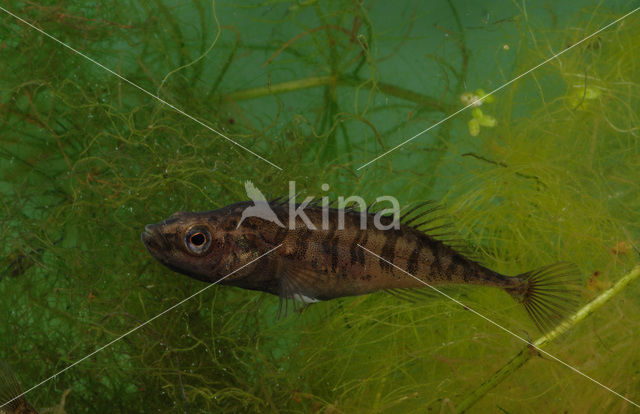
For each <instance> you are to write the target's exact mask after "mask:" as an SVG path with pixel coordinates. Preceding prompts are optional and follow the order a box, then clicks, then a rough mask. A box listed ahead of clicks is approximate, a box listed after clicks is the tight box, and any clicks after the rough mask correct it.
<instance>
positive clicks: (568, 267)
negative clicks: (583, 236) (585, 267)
mask: <svg viewBox="0 0 640 414" xmlns="http://www.w3.org/2000/svg"><path fill="white" fill-rule="evenodd" d="M579 274H580V272H579V270H578V267H577V266H576V265H575V264H573V263H569V262H559V263H555V264H552V265H550V266H545V267H541V268H540V269H536V270H532V271H530V272H526V273H522V274H521V275H518V276H517V277H518V279H520V280H521V281H522V283H521V284H519V285H518V286H516V287H513V288H508V289H507V292H508V293H509V294H511V295H512V296H513V297H514V298H515V299H516V300H517V301H519V302H520V303H522V304H523V305H524V307H525V309H526V310H527V313H528V314H529V316H530V317H531V319H533V321H534V322H535V324H536V326H537V327H538V329H540V331H542V332H546V331H548V330H550V329H551V328H553V327H554V326H556V325H557V324H559V323H560V322H562V320H563V319H564V318H565V317H566V316H567V314H568V313H569V312H571V311H572V310H573V309H575V308H576V307H577V305H578V298H579V296H580V291H579V290H578V288H577V284H576V283H575V282H576V280H577V278H578V276H579Z"/></svg>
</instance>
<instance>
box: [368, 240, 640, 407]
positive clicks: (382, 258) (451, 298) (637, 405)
mask: <svg viewBox="0 0 640 414" xmlns="http://www.w3.org/2000/svg"><path fill="white" fill-rule="evenodd" d="M358 246H359V247H361V248H363V249H364V250H366V251H367V252H369V253H371V254H372V255H374V256H376V257H377V258H378V259H380V260H384V261H385V262H386V263H388V264H390V265H391V266H393V267H395V268H396V269H398V270H399V271H401V272H402V273H406V274H407V275H409V276H411V277H412V278H414V279H415V280H417V281H418V282H420V283H422V284H424V285H425V286H427V287H430V288H431V289H433V290H435V291H436V292H438V293H439V294H441V295H442V296H444V297H446V298H447V299H450V300H452V301H453V302H455V303H457V304H458V305H460V306H462V307H464V308H465V309H466V310H469V311H471V312H473V313H475V314H476V315H478V316H479V317H481V318H482V319H484V320H485V321H487V322H489V323H491V324H493V325H495V326H497V327H498V328H500V329H502V330H503V331H505V332H507V333H509V334H511V335H513V336H514V337H516V338H518V339H519V340H521V341H522V342H524V343H525V344H527V345H529V346H531V347H533V348H535V349H537V350H538V351H539V352H541V353H543V354H545V355H546V356H548V357H550V358H551V359H553V360H555V361H557V362H559V363H561V364H562V365H564V366H565V367H567V368H569V369H570V370H572V371H574V372H576V373H578V374H580V375H582V376H583V377H585V378H586V379H588V380H590V381H591V382H594V383H596V384H598V385H599V386H601V387H602V388H604V389H605V390H607V391H609V392H611V393H613V394H615V395H617V396H618V397H620V398H622V399H623V400H625V401H626V402H628V403H629V404H633V405H635V406H636V407H638V408H640V404H637V403H635V402H633V401H631V400H630V399H628V398H627V397H625V396H624V395H622V394H620V393H619V392H617V391H615V390H613V389H611V388H609V387H607V386H606V385H604V384H603V383H601V382H599V381H597V380H595V379H593V378H591V377H590V376H588V375H587V374H585V373H584V372H582V371H580V370H579V369H578V368H574V367H573V366H571V365H569V364H567V363H566V362H564V361H563V360H561V359H560V358H558V357H556V356H553V355H551V354H550V353H548V352H547V351H545V350H544V349H541V348H538V347H537V346H535V345H534V344H532V343H531V342H529V341H527V340H526V339H524V338H523V337H521V336H520V335H518V334H516V333H514V332H513V331H511V330H509V329H507V328H505V327H504V326H502V325H500V324H499V323H497V322H494V321H493V320H491V319H489V318H487V317H486V316H484V315H483V314H481V313H480V312H477V311H476V310H474V309H472V308H470V307H469V306H467V305H465V304H464V303H462V302H460V301H459V300H457V299H456V298H453V297H451V296H449V295H447V294H446V293H444V292H443V291H441V290H439V289H437V288H435V287H433V286H431V285H430V284H429V283H427V282H425V281H424V280H422V279H419V278H417V277H416V276H414V275H412V274H411V273H409V272H407V271H406V270H404V269H402V268H401V267H398V266H396V265H395V264H393V263H391V262H390V261H388V260H387V259H385V258H384V257H382V256H379V255H377V254H376V253H374V252H372V251H371V250H369V249H367V248H366V247H364V246H362V245H361V244H358Z"/></svg>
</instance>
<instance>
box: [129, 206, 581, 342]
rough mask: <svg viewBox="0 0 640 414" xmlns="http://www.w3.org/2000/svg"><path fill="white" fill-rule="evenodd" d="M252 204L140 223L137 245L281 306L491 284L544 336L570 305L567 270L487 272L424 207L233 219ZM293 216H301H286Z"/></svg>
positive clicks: (309, 209) (318, 209) (287, 211)
mask: <svg viewBox="0 0 640 414" xmlns="http://www.w3.org/2000/svg"><path fill="white" fill-rule="evenodd" d="M252 206H253V204H252V203H251V201H246V202H239V203H234V204H231V205H228V206H225V207H222V208H220V209H217V210H213V211H207V212H182V211H179V212H176V213H174V214H173V215H172V216H170V217H169V218H167V219H166V220H164V221H161V222H159V223H156V224H149V225H147V226H146V227H145V231H144V232H143V233H142V234H141V238H142V242H143V243H144V245H145V246H146V249H147V250H148V252H149V253H150V254H151V256H152V257H154V258H155V259H156V260H158V261H159V262H160V263H162V264H163V265H165V266H166V267H168V268H169V269H171V270H173V271H175V272H178V273H181V274H184V275H187V276H189V277H191V278H194V279H197V280H200V281H203V282H208V283H219V284H220V285H228V286H235V287H239V288H243V289H248V290H255V291H262V292H267V293H270V294H273V295H276V296H279V297H280V300H281V301H280V305H281V307H282V303H283V301H284V302H285V303H288V301H289V300H293V301H294V302H295V301H298V302H303V303H315V302H320V301H327V300H331V299H335V298H339V297H345V296H357V295H364V294H369V293H373V292H377V291H387V292H389V293H391V294H395V295H396V296H400V297H406V298H410V299H412V300H416V299H415V298H416V297H418V296H419V292H424V291H425V289H427V290H429V291H431V289H429V288H428V286H433V287H435V286H441V285H466V286H470V285H477V286H492V287H496V288H500V289H502V290H503V291H505V292H506V293H508V294H509V295H510V296H511V297H512V298H513V299H515V300H516V301H517V302H519V303H521V304H522V305H523V306H524V308H525V309H526V311H527V313H528V314H529V316H530V317H531V319H532V320H533V322H534V323H535V325H536V326H537V327H538V328H539V329H540V330H541V331H543V332H544V331H545V330H548V329H551V328H552V327H554V326H556V325H557V324H558V323H560V322H561V321H562V320H563V319H564V318H565V317H566V315H567V313H568V312H569V311H570V310H571V309H573V308H574V307H575V305H576V303H577V302H578V295H579V291H578V289H577V287H576V286H577V285H576V284H575V283H574V281H575V280H576V278H577V277H578V276H579V272H578V268H577V266H576V265H575V264H573V263H569V262H558V263H555V264H551V265H548V266H545V267H541V268H539V269H535V270H531V271H527V272H524V273H520V274H517V275H512V276H509V275H504V274H502V273H499V272H496V271H493V270H491V269H489V268H488V267H485V266H483V265H482V264H480V263H479V261H477V260H474V258H473V257H472V255H470V254H468V253H465V249H464V248H463V247H461V245H460V243H457V242H456V240H455V239H454V238H453V237H451V235H450V234H449V233H448V232H447V231H443V228H444V229H446V225H444V224H439V223H440V222H441V221H442V220H440V218H441V217H442V213H441V210H442V207H441V206H439V205H438V204H437V203H435V202H432V201H427V202H422V203H419V204H417V205H416V206H415V207H413V208H411V209H409V210H408V211H406V212H405V213H403V214H402V215H398V216H397V217H396V216H394V215H382V216H380V217H377V214H378V213H375V214H374V213H373V212H372V211H358V210H355V209H353V208H327V207H326V206H325V205H323V206H320V203H319V202H313V203H310V204H308V205H306V206H304V205H300V204H295V203H294V204H293V205H289V202H288V201H282V199H277V200H273V201H270V202H269V203H268V207H269V208H270V209H271V210H272V211H273V213H275V216H277V218H278V220H277V221H276V220H267V219H265V218H262V217H247V216H246V215H245V216H243V212H244V211H245V210H246V209H247V208H250V207H252ZM292 206H295V209H293V208H292ZM301 208H304V217H303V216H302V214H298V213H296V211H298V210H299V209H301ZM240 220H242V222H241V224H239V223H240ZM376 220H378V222H377V223H376ZM281 223H287V224H288V226H283V225H282V224H281ZM393 224H396V225H393ZM272 249H275V250H273V252H270V253H269V254H266V255H264V254H265V252H268V251H270V250H272ZM467 250H468V249H467ZM261 255H264V257H260V256H261ZM416 293H418V295H416ZM430 293H432V291H431V292H430Z"/></svg>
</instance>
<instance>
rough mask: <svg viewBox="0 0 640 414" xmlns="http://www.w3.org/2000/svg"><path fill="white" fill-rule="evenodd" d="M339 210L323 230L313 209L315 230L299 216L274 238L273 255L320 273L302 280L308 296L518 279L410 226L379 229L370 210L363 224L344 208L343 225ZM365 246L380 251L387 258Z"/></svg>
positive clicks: (329, 296) (287, 263)
mask: <svg viewBox="0 0 640 414" xmlns="http://www.w3.org/2000/svg"><path fill="white" fill-rule="evenodd" d="M339 214H340V212H339V211H338V210H330V212H329V218H330V220H329V221H328V223H329V228H328V229H325V230H323V229H322V227H321V226H322V211H321V210H320V209H310V210H309V211H308V212H307V216H308V217H309V219H310V221H311V222H312V223H313V224H314V225H315V227H316V230H309V229H308V228H307V226H306V224H305V223H304V222H302V220H300V219H298V220H297V221H296V226H295V229H293V230H289V231H287V232H283V233H281V235H282V234H283V235H284V236H283V237H274V238H273V240H272V241H273V243H278V242H279V243H282V244H283V246H282V248H281V249H280V252H278V253H279V254H276V255H274V256H273V258H272V260H274V261H277V262H281V265H282V266H294V267H295V268H296V269H297V270H298V271H300V270H306V271H311V272H313V273H316V274H317V275H318V276H317V278H316V282H318V283H316V284H313V285H311V286H309V285H304V286H301V287H303V288H304V291H302V292H300V293H302V294H304V295H305V296H307V297H310V298H315V299H320V300H327V299H332V298H336V297H340V296H352V295H361V294H366V293H371V292H375V291H378V290H385V289H400V288H424V287H425V283H428V284H430V285H440V284H456V283H465V284H479V285H490V286H499V287H509V286H513V285H516V284H519V283H520V282H519V281H518V280H516V279H514V278H509V277H506V276H502V275H500V274H499V273H496V272H493V271H491V270H489V269H487V268H485V267H482V266H481V265H479V264H477V263H475V262H473V261H471V260H469V259H466V258H465V257H464V256H462V255H460V254H458V253H457V252H456V251H455V250H454V249H452V248H450V247H448V246H447V245H445V244H444V243H442V242H440V241H437V240H435V239H433V238H431V237H429V236H427V235H426V234H424V233H422V232H420V231H418V230H415V229H414V228H412V227H409V226H404V225H402V224H401V225H400V229H399V230H392V229H391V230H379V229H377V228H376V226H375V225H374V222H373V215H371V214H369V215H367V216H366V220H367V221H366V226H365V229H364V230H363V229H361V228H360V215H359V213H345V225H344V228H343V229H339V228H338V215H339ZM365 249H367V250H370V251H372V252H376V254H378V255H379V256H381V257H382V258H383V259H380V258H378V257H376V256H375V255H373V254H371V253H369V252H367V250H365ZM390 263H393V264H394V265H395V266H397V267H395V266H393V265H391V264H390ZM400 269H403V270H406V272H408V273H410V274H412V275H413V276H415V277H416V278H417V279H420V280H417V279H416V278H413V277H411V276H409V275H407V273H405V272H403V271H402V270H400Z"/></svg>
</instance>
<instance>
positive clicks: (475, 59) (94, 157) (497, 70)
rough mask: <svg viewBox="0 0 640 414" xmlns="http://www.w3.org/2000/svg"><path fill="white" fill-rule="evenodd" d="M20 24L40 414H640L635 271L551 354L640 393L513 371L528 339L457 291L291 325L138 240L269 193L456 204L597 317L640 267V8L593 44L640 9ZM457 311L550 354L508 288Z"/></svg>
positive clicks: (6, 150)
mask: <svg viewBox="0 0 640 414" xmlns="http://www.w3.org/2000/svg"><path fill="white" fill-rule="evenodd" d="M425 3H426V2H425ZM0 6H1V7H3V8H4V9H5V11H0V18H1V22H2V23H1V24H0V142H1V145H0V194H1V198H0V211H1V213H0V218H1V222H2V227H1V231H2V240H3V245H2V249H1V252H2V256H1V257H0V292H1V293H2V300H0V315H2V321H3V323H2V324H0V358H1V359H2V360H4V361H6V362H7V363H9V364H10V365H11V366H12V367H13V370H14V371H15V373H16V376H17V377H18V378H19V379H20V381H21V384H22V388H23V389H24V390H28V389H30V388H32V387H34V386H36V385H38V384H39V385H38V386H37V387H36V388H34V389H33V390H30V391H29V393H28V394H27V395H26V397H27V399H28V400H29V401H30V402H31V403H32V404H33V405H34V406H36V407H37V408H39V409H40V411H41V412H43V411H44V409H45V408H47V407H53V406H55V405H60V404H61V399H62V398H63V395H64V396H65V397H66V399H65V400H64V410H66V412H67V413H108V412H109V413H110V412H122V413H147V412H148V413H165V412H176V413H177V412H189V413H208V412H215V413H218V412H229V413H232V412H233V413H236V412H260V413H262V412H280V413H309V412H318V413H371V412H380V413H413V412H415V413H418V412H419V413H423V412H436V413H437V412H441V413H448V412H456V410H458V411H459V410H461V409H468V412H477V413H485V412H508V413H528V412H569V413H573V412H625V413H626V412H634V411H635V410H637V407H636V406H634V405H633V404H634V402H638V401H640V388H639V386H638V383H639V381H638V379H639V378H638V375H639V374H638V372H640V371H639V368H638V367H639V364H640V353H639V352H638V341H637V339H636V338H637V334H636V333H637V331H638V328H639V325H638V321H637V319H638V318H637V317H636V316H637V314H638V311H639V310H640V305H639V303H638V300H637V297H638V294H639V293H640V292H639V290H640V288H639V287H638V283H637V282H634V281H633V280H631V281H630V283H629V284H628V285H625V287H623V288H620V289H619V290H618V291H616V294H615V295H612V297H611V299H610V300H609V301H608V302H607V303H606V304H604V305H603V306H601V307H598V308H597V309H595V311H594V312H593V314H591V315H590V316H588V317H586V318H584V319H583V320H580V321H578V322H576V323H572V324H571V326H569V327H568V329H567V332H566V333H564V334H563V335H561V336H559V337H558V338H555V339H554V340H553V341H551V342H550V343H548V344H546V345H545V347H544V350H545V351H547V352H549V353H550V354H551V355H553V356H554V357H557V358H558V359H560V360H561V361H563V362H565V363H567V364H568V365H571V366H572V367H574V368H575V369H576V370H579V371H580V372H582V373H584V374H585V375H588V376H590V377H591V378H592V379H593V380H596V381H598V382H600V383H601V384H603V385H605V386H607V387H610V388H611V389H613V390H614V391H615V392H617V393H619V394H620V395H622V396H623V397H625V398H627V399H628V400H630V401H631V402H629V401H625V399H623V398H621V397H620V396H619V395H616V394H614V393H612V392H611V391H610V390H607V389H605V388H604V387H602V386H600V385H598V384H596V383H595V382H594V381H592V380H589V379H588V378H585V377H584V376H581V375H580V374H579V373H577V372H576V371H574V370H572V369H570V368H568V367H567V366H565V365H563V364H562V363H560V362H557V361H554V359H553V358H552V357H550V356H548V355H545V356H538V355H536V354H535V353H534V352H532V354H531V355H532V356H531V358H529V359H528V360H526V361H525V362H524V364H522V366H521V367H519V368H518V367H516V368H514V367H509V368H507V369H506V371H503V372H506V374H505V375H502V376H500V375H498V374H496V372H497V371H498V370H500V369H501V368H502V367H504V366H505V365H506V364H508V363H509V361H510V360H511V359H512V358H513V357H515V356H516V355H518V354H519V353H520V352H521V351H522V350H523V349H526V345H525V344H524V343H523V342H522V341H520V340H519V339H518V338H516V337H515V336H514V335H512V334H510V333H507V332H505V331H504V330H502V329H500V328H499V327H497V326H495V325H493V324H491V323H490V322H488V321H487V320H485V319H483V318H481V317H479V316H477V315H476V314H474V313H472V312H469V311H468V310H465V309H464V308H463V307H462V306H460V305H459V304H457V303H455V302H453V301H451V300H449V299H447V298H444V297H439V296H438V295H437V294H436V295H433V297H426V298H424V300H422V301H418V302H407V301H402V300H400V299H398V298H397V297H393V296H390V295H387V294H385V293H377V294H372V295H367V296H361V297H352V298H344V299H339V300H333V301H329V302H325V303H320V304H314V305H312V306H310V307H308V308H306V309H305V310H304V311H303V312H293V313H290V314H289V315H287V316H286V317H283V318H279V319H278V318H277V312H278V299H277V298H276V297H272V296H268V295H266V294H261V293H258V292H250V291H245V290H240V289H236V288H230V287H219V286H211V287H210V288H209V289H206V290H204V291H202V292H200V293H198V292H199V291H200V290H201V289H203V288H204V287H206V286H207V285H205V284H203V283H201V282H197V281H194V280H192V279H189V278H186V277H184V276H181V275H178V274H176V273H173V272H171V271H169V270H168V269H166V268H164V267H163V266H162V265H160V264H159V263H157V262H156V261H155V260H153V258H151V257H150V256H149V254H148V253H147V252H146V250H145V249H144V247H143V245H142V243H141V242H140V233H141V232H142V230H143V229H144V226H145V224H148V223H152V222H157V221H159V220H162V219H164V218H166V217H168V216H169V215H170V214H172V213H173V212H174V211H178V210H183V211H203V210H210V209H215V208H219V207H222V206H225V205H228V204H230V203H233V202H237V201H243V200H246V199H247V196H246V194H245V189H244V182H245V181H246V180H251V181H253V182H254V183H255V184H256V186H258V187H259V188H260V189H261V190H262V191H264V192H265V193H266V194H269V195H271V196H280V195H286V194H287V193H288V191H289V181H295V183H296V189H297V191H300V195H301V197H303V196H306V195H313V196H318V197H320V196H330V197H333V198H336V197H338V196H349V195H360V196H362V197H364V198H366V199H368V200H374V199H375V198H376V197H378V196H381V195H391V196H394V197H396V198H397V199H398V200H400V202H401V203H403V204H407V203H411V202H416V201H420V200H425V199H435V200H438V201H439V202H441V203H442V204H443V205H444V206H445V207H446V210H447V214H448V215H449V216H450V217H451V220H452V221H453V222H454V227H455V231H456V234H457V236H456V237H459V238H460V239H461V240H464V241H465V243H466V244H468V245H469V246H470V248H471V249H472V250H474V251H475V252H476V256H477V257H478V258H479V260H481V261H482V263H484V264H486V265H487V266H489V267H491V268H492V269H495V270H498V271H500V272H504V273H506V274H517V273H520V272H522V271H525V270H529V269H531V268H535V267H538V266H542V265H545V264H549V263H553V262H556V261H559V260H566V261H571V262H574V263H576V264H577V265H578V266H579V267H580V270H581V273H582V275H583V276H582V279H581V281H580V284H581V289H582V297H581V304H582V305H587V304H588V303H590V302H591V301H593V300H594V299H595V298H597V297H598V295H601V294H602V293H603V292H605V291H606V290H607V289H608V288H609V287H611V286H614V285H615V284H616V282H618V281H619V280H621V278H622V277H623V276H624V275H626V274H629V272H630V271H631V269H632V268H633V267H634V266H635V265H636V264H637V262H638V255H637V253H635V252H634V250H633V247H632V246H633V244H634V243H636V244H638V240H639V239H640V237H639V232H640V229H639V226H638V222H639V221H638V218H639V216H640V215H639V214H638V213H639V212H640V200H639V198H638V190H639V186H638V183H639V182H640V172H639V171H640V141H639V139H638V134H639V133H640V121H639V118H638V115H637V114H638V113H639V112H640V75H638V74H639V73H640V58H638V56H640V43H639V42H638V40H637V39H638V38H639V36H640V17H639V15H638V14H637V13H634V14H632V15H630V16H627V17H625V18H624V19H622V20H620V21H619V22H617V23H614V24H612V25H611V26H610V27H608V28H606V29H604V30H603V31H601V32H599V33H597V34H595V35H594V36H592V37H590V38H588V39H587V40H584V41H582V42H581V40H582V39H584V38H585V37H587V36H590V35H592V34H593V33H595V32H596V31H598V30H600V29H602V28H604V27H605V26H607V25H608V24H610V23H612V22H615V21H616V20H617V19H620V18H622V17H623V16H625V15H626V14H627V13H629V12H631V11H632V10H634V8H635V7H638V3H637V1H613V0H611V1H605V2H593V1H587V0H584V1H581V2H579V4H578V3H576V2H571V3H568V2H567V3H561V2H560V3H559V2H556V3H549V4H544V5H541V4H529V3H518V2H510V1H500V2H490V3H487V4H485V5H480V4H478V3H477V2H465V1H437V2H429V3H428V4H422V2H407V3H406V4H405V3H403V4H400V5H395V4H394V5H391V3H389V4H387V3H386V2H376V3H369V2H365V3H363V4H360V3H358V2H333V1H328V2H314V1H307V2H292V3H289V2H272V3H269V2H265V3H252V4H246V5H245V4H243V5H240V4H239V3H236V2H216V3H215V4H213V3H210V2H198V1H196V2H168V1H167V2H163V1H150V2H148V1H143V2H138V1H131V2H126V3H117V4H111V3H104V2H93V3H87V2H63V3H56V4H47V5H38V4H34V3H26V2H18V1H10V2H8V3H6V2H5V3H3V4H2V5H0ZM8 12H11V13H14V14H15V15H16V16H17V17H20V18H22V19H24V20H25V21H27V22H29V23H31V24H33V25H34V26H35V27H37V28H38V29H40V30H42V31H43V32H45V33H46V34H48V35H49V36H52V37H54V38H55V39H57V40H53V39H52V38H50V37H48V36H47V35H45V34H43V33H41V32H39V31H38V30H36V29H35V28H33V27H29V26H28V25H27V24H25V23H24V22H21V21H19V20H18V18H17V17H16V16H12V15H11V14H9V13H8ZM58 41H59V42H62V43H64V45H67V46H64V45H62V44H61V43H59V42H58ZM71 48H73V49H74V50H72V49H71ZM567 48H570V49H569V50H566V49H567ZM565 50H566V52H563V51H565ZM560 52H563V53H562V54H560V55H559V56H557V57H556V58H554V59H552V60H550V61H549V62H547V63H544V64H543V65H541V66H540V67H538V68H536V69H535V70H534V71H532V72H530V73H527V72H528V71H529V70H530V69H532V68H534V67H536V66H538V65H540V64H541V63H542V62H544V61H545V60H547V59H549V58H550V57H551V56H553V55H555V54H559V53H560ZM81 54H82V55H81ZM88 58H90V59H93V61H91V60H89V59H88ZM100 65H104V67H102V66H100ZM106 68H108V69H109V70H111V71H113V72H115V73H117V74H118V75H120V76H121V77H118V76H115V75H114V74H113V73H110V72H109V70H107V69H106ZM521 74H525V75H524V76H522V77H521V78H518V79H516V78H517V77H518V76H519V75H521ZM514 79H516V80H514ZM503 85H506V86H504V87H503V88H502V86H503ZM496 89H499V90H496ZM492 91H495V93H493V94H492V95H491V97H490V99H487V100H485V101H484V103H483V104H482V105H479V106H474V107H470V108H467V109H465V110H462V111H460V112H459V113H457V112H458V111H459V110H460V109H462V108H464V106H465V103H463V102H467V103H469V102H473V100H474V99H475V98H477V97H479V96H482V95H483V94H484V93H488V92H492ZM461 98H463V99H461ZM464 99H467V100H466V101H464ZM441 121H442V122H441ZM222 135H224V137H223V136H222ZM407 140H409V141H407ZM249 150H250V151H249ZM324 183H326V184H328V185H329V190H328V191H325V190H323V189H322V187H321V185H322V184H324ZM196 293H198V294H197V295H194V294H196ZM445 293H447V294H449V295H451V296H452V297H454V298H456V299H457V300H459V301H460V302H462V303H464V304H465V305H466V306H469V307H471V308H473V309H474V310H476V311H477V312H478V313H480V314H482V315H484V316H486V317H487V318H489V319H491V320H492V321H494V322H496V323H497V324H499V325H501V326H502V327H504V328H506V329H508V330H509V331H511V333H513V334H516V335H518V336H520V337H522V338H525V339H527V340H535V339H537V338H538V337H540V336H541V333H540V332H539V331H537V330H536V328H535V326H534V325H533V323H531V321H529V320H528V318H527V315H526V313H525V312H524V310H523V309H521V307H520V306H519V305H518V304H517V303H515V302H514V301H513V300H512V299H511V298H510V297H509V296H508V295H506V294H504V293H503V292H501V291H496V290H494V289H489V288H487V289H482V288H472V289H460V288H457V289H448V290H445ZM192 295H193V297H192V298H190V299H189V300H187V301H185V302H184V303H180V302H181V301H183V300H184V299H186V298H189V297H191V296H192ZM179 303H180V304H179ZM176 304H179V305H178V306H175V305H176ZM167 309H170V310H169V311H167V312H165V311H166V310H167ZM163 312H165V313H163ZM158 315H160V316H158ZM151 318H155V319H153V320H152V321H151V322H149V323H147V324H144V325H142V324H143V323H145V322H146V321H148V320H150V319H151ZM98 350H99V352H95V351H98ZM525 352H528V351H525ZM87 355H91V356H90V357H88V358H86V359H83V358H85V357H86V356H87ZM78 361H80V362H78ZM72 365H73V366H72ZM63 370H64V372H61V371H63ZM60 372H61V373H60ZM57 373H59V375H56V376H55V377H52V378H50V377H51V376H53V375H54V374H57ZM498 378H499V379H498ZM46 379H48V380H47V381H45V382H43V381H44V380H46ZM487 381H488V383H490V384H494V383H495V387H486V388H482V387H481V384H483V383H486V382H487ZM41 382H42V383H41ZM479 387H480V388H479ZM67 390H69V391H68V392H67ZM57 412H58V413H60V412H62V411H57Z"/></svg>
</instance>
